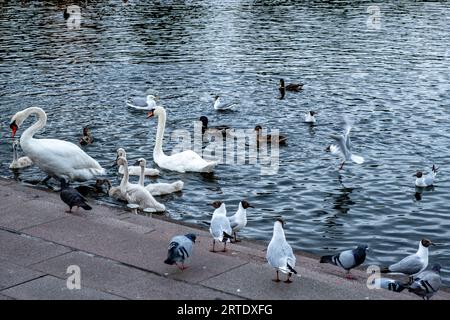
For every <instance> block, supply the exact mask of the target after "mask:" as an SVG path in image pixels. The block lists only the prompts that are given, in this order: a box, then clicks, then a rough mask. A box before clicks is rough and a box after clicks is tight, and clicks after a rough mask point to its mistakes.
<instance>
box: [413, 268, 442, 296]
mask: <svg viewBox="0 0 450 320" xmlns="http://www.w3.org/2000/svg"><path fill="white" fill-rule="evenodd" d="M441 284H442V280H441V265H440V264H435V265H434V266H433V268H432V269H431V270H427V271H423V272H421V273H420V274H418V275H417V276H416V277H414V280H413V283H412V284H411V285H409V287H408V291H409V292H412V293H415V294H416V295H418V296H419V297H422V299H424V300H425V299H427V300H430V298H431V297H432V296H433V295H434V294H435V293H436V292H438V291H439V288H440V287H441Z"/></svg>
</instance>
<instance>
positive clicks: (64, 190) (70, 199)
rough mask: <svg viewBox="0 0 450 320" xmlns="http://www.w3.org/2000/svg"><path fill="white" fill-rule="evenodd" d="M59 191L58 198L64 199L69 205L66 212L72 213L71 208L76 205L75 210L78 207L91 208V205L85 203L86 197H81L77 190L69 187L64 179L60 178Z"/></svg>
mask: <svg viewBox="0 0 450 320" xmlns="http://www.w3.org/2000/svg"><path fill="white" fill-rule="evenodd" d="M60 181H61V193H60V195H59V196H60V198H61V200H62V201H64V203H65V204H67V205H68V206H69V210H68V211H66V212H67V213H72V208H73V207H77V211H78V208H79V207H82V208H83V209H84V210H92V207H91V206H90V205H88V204H87V203H86V201H87V200H86V198H85V197H83V196H82V195H81V194H80V193H79V192H78V191H77V190H75V189H74V188H71V187H69V185H68V184H67V182H66V180H65V179H64V178H62V179H61V180H60Z"/></svg>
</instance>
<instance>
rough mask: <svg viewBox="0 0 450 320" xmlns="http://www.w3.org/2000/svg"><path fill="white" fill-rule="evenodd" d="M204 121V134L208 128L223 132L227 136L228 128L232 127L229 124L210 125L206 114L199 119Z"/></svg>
mask: <svg viewBox="0 0 450 320" xmlns="http://www.w3.org/2000/svg"><path fill="white" fill-rule="evenodd" d="M199 120H200V121H201V122H202V134H205V133H206V132H207V131H208V130H217V131H219V132H221V133H222V135H223V136H224V137H225V136H226V135H227V130H228V129H230V127H228V126H212V127H208V122H209V120H208V118H207V117H206V116H201V117H200V119H199Z"/></svg>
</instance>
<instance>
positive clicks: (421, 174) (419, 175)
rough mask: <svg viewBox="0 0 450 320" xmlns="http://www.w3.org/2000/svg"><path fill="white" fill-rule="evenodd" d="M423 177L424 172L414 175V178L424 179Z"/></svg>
mask: <svg viewBox="0 0 450 320" xmlns="http://www.w3.org/2000/svg"><path fill="white" fill-rule="evenodd" d="M422 176H423V173H422V171H417V172H416V174H415V175H414V177H417V178H422Z"/></svg>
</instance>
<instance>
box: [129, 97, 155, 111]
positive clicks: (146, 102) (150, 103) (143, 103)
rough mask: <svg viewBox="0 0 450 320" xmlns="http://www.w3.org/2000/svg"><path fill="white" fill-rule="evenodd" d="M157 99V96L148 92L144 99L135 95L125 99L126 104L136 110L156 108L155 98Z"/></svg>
mask: <svg viewBox="0 0 450 320" xmlns="http://www.w3.org/2000/svg"><path fill="white" fill-rule="evenodd" d="M158 99H159V98H158V97H155V96H153V95H151V94H149V95H148V96H147V98H146V99H144V98H141V97H135V98H132V99H129V100H128V101H127V106H129V107H131V108H134V109H136V110H152V109H154V108H156V100H158Z"/></svg>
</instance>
